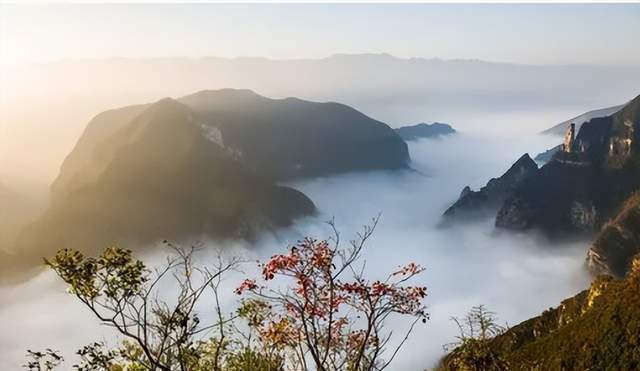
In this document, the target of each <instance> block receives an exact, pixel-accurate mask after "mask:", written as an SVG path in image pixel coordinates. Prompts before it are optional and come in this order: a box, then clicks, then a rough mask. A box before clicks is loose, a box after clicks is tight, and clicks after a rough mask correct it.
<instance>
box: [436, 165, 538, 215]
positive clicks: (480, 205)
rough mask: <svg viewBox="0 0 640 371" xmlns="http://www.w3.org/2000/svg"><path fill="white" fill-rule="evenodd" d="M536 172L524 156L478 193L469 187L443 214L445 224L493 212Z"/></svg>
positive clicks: (535, 166) (534, 166)
mask: <svg viewBox="0 0 640 371" xmlns="http://www.w3.org/2000/svg"><path fill="white" fill-rule="evenodd" d="M537 172H538V165H536V163H535V161H533V160H532V159H531V157H529V154H524V155H522V157H520V158H519V159H518V161H516V162H515V163H514V164H513V165H512V166H511V167H510V168H509V170H507V172H505V173H504V174H503V175H502V176H501V177H499V178H492V179H491V180H489V182H488V183H487V185H485V186H484V187H482V188H481V189H480V190H479V191H472V190H471V189H470V188H469V186H467V187H465V188H464V189H463V190H462V192H461V193H460V197H459V198H458V200H457V201H456V202H455V203H454V204H453V205H452V206H451V207H449V208H448V209H447V210H446V211H445V212H444V215H443V216H444V218H445V221H446V222H450V221H454V220H460V219H468V218H470V217H476V216H479V215H485V214H486V213H491V212H495V211H496V210H497V209H498V208H499V207H500V206H501V205H502V203H503V202H504V200H505V199H506V198H507V197H509V196H510V195H511V194H512V192H513V191H514V190H515V189H516V188H517V187H518V186H519V185H520V184H521V183H523V182H524V181H525V180H526V179H528V178H530V177H532V176H533V175H535V174H536V173H537Z"/></svg>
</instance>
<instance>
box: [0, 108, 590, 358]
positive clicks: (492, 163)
mask: <svg viewBox="0 0 640 371" xmlns="http://www.w3.org/2000/svg"><path fill="white" fill-rule="evenodd" d="M567 111H570V109H567ZM564 114H565V115H570V113H569V112H564ZM560 115H561V113H557V112H555V111H553V112H547V113H539V114H536V113H533V112H530V113H528V114H526V115H524V114H523V115H517V114H514V113H512V112H507V113H504V114H498V113H496V114H491V115H484V116H483V115H477V116H476V117H475V118H472V116H471V115H469V118H468V121H466V122H464V124H463V123H460V124H461V125H457V122H452V124H453V125H454V127H456V128H458V127H459V126H464V127H465V128H476V130H463V131H462V132H460V133H458V134H456V135H453V136H449V137H444V138H441V139H425V140H421V141H418V142H410V143H409V150H410V155H411V158H412V163H411V166H412V168H413V170H412V171H378V172H364V173H349V174H343V175H337V176H331V177H324V178H318V179H311V180H304V181H298V182H294V183H291V184H289V185H290V186H292V187H294V188H297V189H299V190H301V191H302V192H304V193H305V194H306V195H308V196H309V197H310V198H311V199H312V200H313V201H314V202H315V204H316V206H317V207H318V209H319V213H318V215H316V216H314V217H309V218H305V219H301V220H298V221H297V222H296V223H295V224H294V225H293V226H292V227H291V228H288V229H285V230H279V231H277V232H275V233H272V234H264V235H263V236H262V237H261V238H260V239H259V240H258V241H256V242H255V243H253V244H248V243H241V242H229V243H220V242H212V241H203V242H204V243H205V245H206V246H207V251H208V252H204V253H203V254H202V255H201V257H200V261H199V263H206V262H207V261H208V259H209V260H210V259H212V258H213V255H214V253H213V252H214V251H216V250H217V249H223V250H224V251H226V254H235V253H237V254H240V255H242V256H244V257H245V258H247V259H248V260H255V259H266V258H268V257H269V256H271V255H272V254H273V253H276V252H282V251H284V250H285V249H287V247H288V246H290V245H291V244H293V243H295V242H296V241H297V240H298V239H300V238H302V237H304V236H312V237H316V238H327V237H330V235H331V230H330V228H329V226H328V225H327V224H326V223H325V221H327V220H329V219H332V218H333V219H334V220H335V223H336V226H337V228H338V229H339V231H340V233H341V236H342V238H343V240H347V239H349V238H351V237H353V236H354V235H355V233H356V232H358V231H359V230H360V229H361V227H362V225H363V224H367V223H369V221H370V220H371V218H372V217H375V216H376V215H378V214H380V215H381V219H380V223H379V225H378V227H377V229H376V231H375V233H374V235H373V237H372V239H371V240H370V241H369V242H368V244H367V247H366V251H365V259H366V272H367V276H368V277H370V278H372V279H375V278H381V277H382V276H383V275H384V274H385V273H388V272H392V271H393V270H394V269H396V268H397V266H399V265H403V264H405V263H407V262H411V261H413V262H416V263H418V264H420V265H423V266H424V267H426V271H425V272H424V273H423V274H421V275H420V276H418V280H419V281H417V283H419V284H421V285H425V286H427V288H428V297H427V300H426V303H427V306H428V312H429V314H430V320H429V321H428V322H427V323H426V324H420V325H419V326H417V327H416V329H415V332H414V333H413V335H412V337H411V338H410V341H409V342H408V343H407V344H406V345H405V347H404V348H403V349H402V350H401V352H400V354H399V355H398V358H397V360H396V362H395V363H393V364H392V366H391V369H393V370H422V369H424V368H426V367H431V366H434V364H435V363H436V362H437V361H438V359H439V358H440V357H441V356H442V355H443V354H444V351H443V349H442V346H443V345H444V344H446V343H449V342H452V341H454V340H455V339H454V336H455V334H456V327H455V324H454V323H453V322H452V321H450V317H451V316H462V315H464V313H465V312H466V311H467V310H468V309H470V308H471V307H472V306H474V305H478V304H484V305H486V306H487V307H488V308H489V309H491V310H492V311H495V312H496V313H497V314H498V317H499V319H500V321H502V322H503V323H505V322H506V323H508V324H511V325H513V324H517V323H519V322H520V321H522V320H525V319H527V318H530V317H531V316H534V315H537V314H539V313H540V312H542V311H543V310H545V309H547V308H548V307H550V306H556V305H558V304H559V302H560V301H561V300H562V299H564V298H566V297H568V296H571V295H573V294H575V293H577V292H578V291H580V290H582V289H584V288H586V287H587V286H588V282H589V278H588V276H587V274H586V272H585V270H584V267H583V264H584V257H585V252H586V248H587V245H588V242H587V241H575V242H571V243H568V242H567V243H557V242H554V243H551V242H549V241H547V240H546V239H545V238H543V237H542V236H538V235H536V234H535V233H526V234H511V233H497V232H496V231H495V230H494V228H493V220H492V219H490V218H488V219H485V220H480V221H478V222H474V223H468V224H462V225H456V226H453V227H448V228H441V227H439V226H438V224H439V222H440V216H441V214H442V212H443V211H444V210H445V209H446V208H447V207H448V206H449V205H450V204H451V203H452V202H453V201H455V200H456V199H457V197H458V195H459V193H460V191H461V189H462V188H463V187H464V186H465V185H470V186H471V187H472V188H474V189H477V188H479V187H480V186H482V185H484V184H485V183H486V182H487V181H488V180H489V178H491V177H495V176H499V175H501V174H502V173H503V172H504V171H506V169H508V168H509V166H510V165H511V164H512V163H513V162H514V161H515V160H516V159H517V158H518V157H520V156H521V155H522V154H523V153H525V152H528V153H530V154H531V155H532V157H533V156H534V155H535V154H536V153H538V152H540V151H542V150H544V149H547V148H550V147H551V146H554V145H556V144H557V142H558V141H559V138H557V137H549V136H539V135H537V134H535V133H536V132H538V131H539V130H542V129H544V128H546V127H548V126H551V124H553V123H555V121H552V122H549V118H550V117H555V116H560ZM558 118H561V117H558ZM507 127H511V128H514V127H516V128H520V129H519V130H515V129H514V130H501V128H507ZM484 128H486V130H485V129H484ZM146 251H147V252H146V253H144V254H141V255H138V256H144V259H145V261H147V262H149V264H150V265H154V264H157V263H158V262H160V261H161V259H162V257H163V256H164V254H165V253H166V251H165V250H162V249H156V250H153V249H151V250H150V249H147V250H146ZM249 265H251V266H255V264H253V263H252V264H249ZM251 269H252V268H251V267H246V270H247V271H251ZM239 279H240V277H239V276H238V275H237V274H235V275H232V277H230V278H229V280H228V281H226V286H225V290H226V293H227V294H226V295H225V297H224V299H223V301H224V303H223V304H224V306H225V308H226V309H227V310H229V311H231V310H232V309H233V307H234V305H235V304H234V303H236V301H237V297H236V296H235V295H233V294H232V290H233V288H235V285H237V282H238V281H239ZM0 297H1V298H2V300H1V301H0V328H2V329H3V332H2V335H0V360H1V361H0V369H17V368H18V366H19V365H20V364H22V363H24V354H25V352H26V349H41V348H44V347H53V348H56V349H59V350H61V351H62V352H63V354H64V355H65V356H67V358H68V359H70V360H73V357H72V354H73V352H74V351H75V350H76V349H77V348H78V347H80V346H81V345H83V344H86V343H88V342H90V341H94V340H101V339H105V340H107V341H109V342H111V343H112V344H113V342H114V341H115V339H114V337H113V333H112V332H111V330H110V329H108V328H105V327H100V326H98V324H97V322H96V320H95V319H93V318H92V316H91V315H90V313H88V311H87V310H85V308H83V307H82V306H81V304H80V303H78V302H77V301H76V300H74V299H73V298H72V297H71V296H69V295H68V294H66V293H65V292H64V287H63V285H62V284H61V283H60V282H58V280H57V279H56V278H55V277H54V275H53V274H52V273H51V272H43V273H42V274H40V275H39V276H37V277H35V278H33V279H31V280H29V281H27V282H24V283H21V284H19V285H17V286H14V287H2V288H0ZM202 310H203V311H205V310H206V308H202ZM203 315H204V316H205V317H206V316H207V314H206V313H203ZM392 321H393V322H392V323H390V326H389V328H395V329H402V328H404V327H403V326H406V325H407V323H406V322H404V321H402V320H396V319H394V320H392Z"/></svg>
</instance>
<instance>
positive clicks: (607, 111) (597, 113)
mask: <svg viewBox="0 0 640 371" xmlns="http://www.w3.org/2000/svg"><path fill="white" fill-rule="evenodd" d="M622 107H624V104H622V105H619V106H613V107H607V108H601V109H596V110H593V111H589V112H585V113H583V114H581V115H579V116H576V117H574V118H572V119H569V120H567V121H563V122H561V123H559V124H557V125H554V126H553V127H551V128H549V129H547V130H544V131H543V132H542V133H541V134H550V135H558V136H562V135H564V133H565V131H566V130H567V125H569V124H571V123H574V124H576V130H580V127H581V126H582V124H584V123H585V122H587V121H589V120H592V119H595V118H599V117H606V116H610V115H612V114H614V113H616V112H618V111H619V110H620V109H621V108H622Z"/></svg>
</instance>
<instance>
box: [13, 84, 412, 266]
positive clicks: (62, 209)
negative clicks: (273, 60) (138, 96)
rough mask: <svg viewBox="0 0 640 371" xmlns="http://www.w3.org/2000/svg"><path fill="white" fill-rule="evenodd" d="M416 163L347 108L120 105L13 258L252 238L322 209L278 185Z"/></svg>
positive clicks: (241, 98)
mask: <svg viewBox="0 0 640 371" xmlns="http://www.w3.org/2000/svg"><path fill="white" fill-rule="evenodd" d="M408 161H409V156H408V152H407V145H406V143H405V142H404V141H403V140H402V139H401V138H400V137H399V136H398V135H397V134H396V133H395V132H394V131H393V130H392V129H391V128H389V127H388V126H387V125H385V124H383V123H381V122H378V121H375V120H373V119H371V118H369V117H367V116H365V115H363V114H362V113H360V112H358V111H356V110H354V109H352V108H350V107H347V106H344V105H341V104H337V103H313V102H306V101H302V100H298V99H293V98H289V99H283V100H272V99H268V98H265V97H261V96H259V95H257V94H255V93H253V92H251V91H247V90H230V89H225V90H219V91H205V92H200V93H196V94H194V95H190V96H187V97H184V98H182V99H180V100H174V99H170V98H166V99H162V100H160V101H158V102H156V103H153V104H144V105H135V106H129V107H124V108H120V109H115V110H110V111H106V112H103V113H101V114H99V115H97V116H96V117H95V118H94V119H93V120H92V121H91V122H90V123H89V125H88V126H87V128H86V130H85V131H84V133H83V135H82V137H81V138H80V139H79V141H78V143H77V144H76V146H75V148H74V149H73V151H72V152H71V153H70V154H69V156H68V157H67V158H66V160H65V161H64V163H63V165H62V167H61V170H60V174H59V176H58V177H57V179H56V180H55V181H54V183H53V184H52V187H51V205H50V207H49V208H48V209H47V210H46V211H45V212H44V214H43V215H42V216H41V217H40V218H39V219H37V220H36V221H35V222H34V223H32V224H30V225H29V226H27V227H26V228H25V229H24V230H23V231H22V233H21V234H20V236H19V237H18V240H17V242H16V244H15V246H16V248H15V249H14V250H13V253H14V254H15V256H14V259H5V260H8V262H7V263H8V265H12V266H13V267H15V268H16V269H18V267H20V266H24V265H26V266H33V265H34V264H37V263H38V262H40V261H41V258H42V257H43V256H49V255H51V254H53V253H54V252H55V251H57V250H58V249H61V248H65V247H72V248H77V249H80V250H81V251H85V252H95V251H98V250H100V249H102V248H104V247H105V246H106V245H110V244H119V245H124V246H128V247H138V246H144V245H152V244H154V242H156V241H159V240H164V239H168V240H184V239H187V238H215V239H219V238H242V239H253V238H254V237H255V236H256V235H257V234H258V233H260V232H261V231H264V230H272V229H275V228H279V227H283V226H287V225H290V224H291V223H292V221H293V220H294V219H295V218H298V217H302V216H305V215H310V214H312V213H313V212H314V210H315V206H314V204H313V202H312V201H311V200H310V199H309V198H308V197H307V196H305V195H304V194H302V193H301V192H299V191H296V190H294V189H292V188H289V187H283V186H279V185H277V184H276V181H279V180H288V179H294V178H299V177H305V176H322V175H329V174H335V173H340V172H346V171H354V170H372V169H398V168H405V167H406V166H407V162H408ZM18 262H20V263H22V264H18ZM14 263H15V264H14Z"/></svg>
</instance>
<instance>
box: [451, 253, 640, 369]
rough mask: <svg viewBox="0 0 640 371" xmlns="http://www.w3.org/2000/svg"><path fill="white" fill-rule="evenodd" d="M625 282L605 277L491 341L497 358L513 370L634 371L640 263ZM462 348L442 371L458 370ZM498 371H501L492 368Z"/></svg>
mask: <svg viewBox="0 0 640 371" xmlns="http://www.w3.org/2000/svg"><path fill="white" fill-rule="evenodd" d="M635 262H636V263H635V266H636V267H637V268H636V269H635V270H634V271H632V272H630V274H629V275H628V276H627V277H626V278H625V279H623V280H618V279H613V278H612V277H607V276H601V277H599V278H597V279H596V280H595V281H594V282H593V283H592V284H591V287H590V288H589V289H588V290H585V291H582V292H581V293H579V294H577V295H576V296H574V297H571V298H569V299H566V300H564V301H563V302H562V303H561V304H560V305H559V306H558V307H556V308H552V309H549V310H546V311H545V312H543V313H542V314H541V315H539V316H537V317H534V318H531V319H529V320H527V321H524V322H522V323H520V324H518V325H516V326H513V327H511V328H508V329H507V330H506V331H505V332H504V333H502V334H500V335H498V336H496V337H494V338H493V339H490V340H488V343H487V344H486V347H487V349H489V350H490V351H491V353H492V354H493V357H494V359H499V360H500V361H501V363H503V364H507V365H508V366H509V367H508V369H511V370H630V369H637V367H638V365H640V352H638V349H639V347H640V344H639V342H638V334H639V333H640V259H636V260H635ZM458 354H461V349H459V348H458V349H455V350H453V352H451V354H449V355H447V356H446V357H445V358H444V360H443V362H442V365H441V366H440V368H439V369H440V370H463V369H461V368H459V367H456V365H459V364H460V362H456V357H457V356H458ZM488 369H495V368H488Z"/></svg>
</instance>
